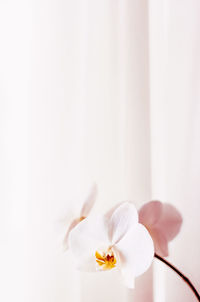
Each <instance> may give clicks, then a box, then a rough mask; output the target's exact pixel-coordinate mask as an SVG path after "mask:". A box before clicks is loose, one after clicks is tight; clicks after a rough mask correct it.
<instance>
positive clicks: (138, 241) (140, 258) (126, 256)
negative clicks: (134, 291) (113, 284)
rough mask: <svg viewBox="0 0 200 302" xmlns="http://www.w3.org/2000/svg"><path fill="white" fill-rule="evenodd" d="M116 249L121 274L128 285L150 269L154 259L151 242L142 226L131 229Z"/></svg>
mask: <svg viewBox="0 0 200 302" xmlns="http://www.w3.org/2000/svg"><path fill="white" fill-rule="evenodd" d="M116 248H117V250H118V252H119V255H120V262H121V270H122V274H123V275H124V276H125V277H126V279H127V280H129V282H128V283H130V284H131V282H132V280H134V277H137V276H139V275H141V274H143V273H144V272H145V271H146V270H147V269H148V268H149V267H150V265H151V263H152V260H153V257H154V246H153V241H152V239H151V236H150V235H149V233H148V231H147V230H146V228H145V227H144V226H143V225H142V224H138V225H137V226H136V227H132V228H131V229H130V230H129V231H128V232H127V233H126V235H125V236H124V237H123V238H122V240H120V241H119V242H118V243H117V245H116ZM129 287H130V285H129Z"/></svg>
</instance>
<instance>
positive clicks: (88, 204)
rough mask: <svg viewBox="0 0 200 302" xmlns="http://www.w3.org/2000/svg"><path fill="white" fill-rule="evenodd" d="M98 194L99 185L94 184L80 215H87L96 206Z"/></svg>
mask: <svg viewBox="0 0 200 302" xmlns="http://www.w3.org/2000/svg"><path fill="white" fill-rule="evenodd" d="M96 196H97V185H96V184H94V185H93V186H92V188H91V191H90V193H89V195H88V197H87V198H86V200H85V202H84V204H83V207H82V209H81V213H80V217H87V216H88V214H89V213H90V211H91V209H92V208H93V206H94V203H95V201H96Z"/></svg>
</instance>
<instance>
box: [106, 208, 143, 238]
mask: <svg viewBox="0 0 200 302" xmlns="http://www.w3.org/2000/svg"><path fill="white" fill-rule="evenodd" d="M137 223H138V213H137V210H136V208H135V206H134V205H133V204H132V203H129V202H125V203H123V204H121V205H120V206H119V207H118V208H117V209H116V210H115V211H114V212H113V214H112V215H111V217H110V220H109V238H110V240H111V242H112V244H116V243H117V242H118V241H119V240H121V239H122V238H123V236H124V235H125V234H126V232H127V231H128V229H129V228H131V227H132V226H134V225H136V224H137Z"/></svg>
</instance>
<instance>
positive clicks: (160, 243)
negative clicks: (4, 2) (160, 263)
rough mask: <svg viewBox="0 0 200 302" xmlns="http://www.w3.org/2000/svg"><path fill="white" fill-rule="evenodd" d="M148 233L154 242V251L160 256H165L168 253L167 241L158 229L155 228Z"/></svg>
mask: <svg viewBox="0 0 200 302" xmlns="http://www.w3.org/2000/svg"><path fill="white" fill-rule="evenodd" d="M150 235H151V237H152V239H153V242H154V248H155V252H156V253H157V254H158V255H159V256H161V257H167V256H168V255H169V252H168V241H167V238H166V237H165V234H163V233H162V232H161V231H160V230H158V229H157V228H155V229H151V230H150Z"/></svg>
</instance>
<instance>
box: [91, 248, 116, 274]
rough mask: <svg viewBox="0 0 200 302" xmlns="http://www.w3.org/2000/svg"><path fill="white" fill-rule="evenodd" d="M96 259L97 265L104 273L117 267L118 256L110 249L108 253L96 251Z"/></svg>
mask: <svg viewBox="0 0 200 302" xmlns="http://www.w3.org/2000/svg"><path fill="white" fill-rule="evenodd" d="M95 257H96V263H97V264H98V265H99V267H100V268H101V269H102V270H104V271H106V270H111V269H112V268H114V267H115V266H116V262H117V260H116V256H115V254H114V252H113V251H112V249H111V248H109V249H108V250H107V251H106V252H98V251H96V253H95Z"/></svg>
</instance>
